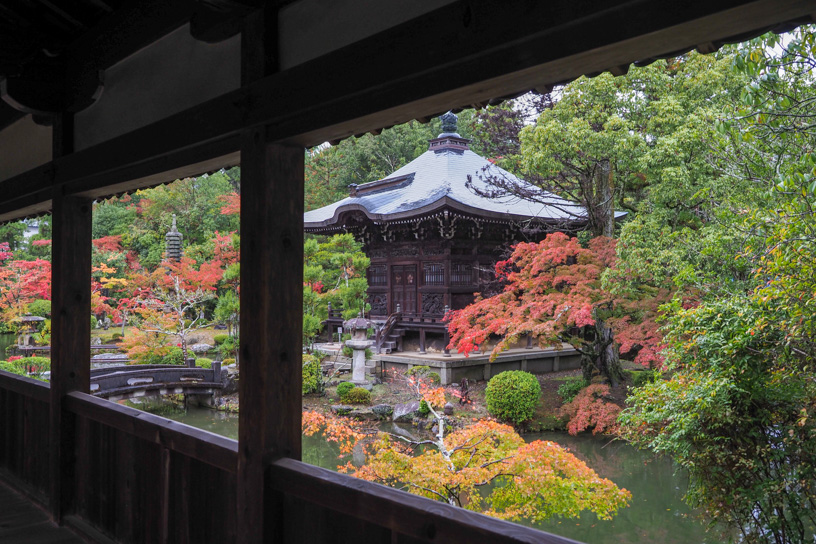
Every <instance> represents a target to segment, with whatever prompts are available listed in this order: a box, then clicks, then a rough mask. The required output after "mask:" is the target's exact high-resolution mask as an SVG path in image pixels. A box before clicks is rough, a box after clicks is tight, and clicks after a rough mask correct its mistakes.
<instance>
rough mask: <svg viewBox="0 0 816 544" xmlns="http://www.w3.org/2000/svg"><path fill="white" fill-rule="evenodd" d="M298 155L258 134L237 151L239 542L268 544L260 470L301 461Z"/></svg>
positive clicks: (271, 518) (270, 524)
mask: <svg viewBox="0 0 816 544" xmlns="http://www.w3.org/2000/svg"><path fill="white" fill-rule="evenodd" d="M304 154H305V153H304V149H303V148H301V147H287V146H282V145H278V144H269V143H267V142H266V140H265V138H264V132H263V130H261V129H253V130H252V131H250V132H249V133H248V134H246V136H245V144H244V146H243V149H242V162H241V346H240V367H241V380H240V381H239V384H240V396H241V412H240V422H239V439H238V441H239V448H238V452H239V456H238V520H239V522H238V528H239V531H240V533H239V539H238V541H239V542H247V543H249V542H268V541H269V540H268V538H269V532H270V531H273V530H274V528H275V526H276V525H277V524H278V523H279V522H280V518H279V516H277V515H276V513H275V512H271V511H270V510H271V509H272V506H271V503H272V500H273V499H272V498H271V497H269V496H268V495H267V494H266V493H265V492H264V471H265V468H266V464H267V463H268V462H269V461H270V460H274V459H277V458H280V457H290V458H294V459H300V456H301V440H302V438H301V430H300V413H301V392H300V389H301V385H300V384H301V343H302V334H303V331H302V327H303V319H302V317H301V314H302V311H303V299H302V297H303V228H302V222H303V210H304V208H303V174H304V171H303V161H304Z"/></svg>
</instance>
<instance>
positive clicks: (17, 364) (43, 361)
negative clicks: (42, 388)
mask: <svg viewBox="0 0 816 544" xmlns="http://www.w3.org/2000/svg"><path fill="white" fill-rule="evenodd" d="M50 369H51V359H49V358H48V357H23V358H21V359H15V360H13V361H0V370H5V371H6V372H11V373H12V374H19V375H21V376H30V377H35V378H37V377H39V376H40V374H42V373H43V372H45V371H47V370H50Z"/></svg>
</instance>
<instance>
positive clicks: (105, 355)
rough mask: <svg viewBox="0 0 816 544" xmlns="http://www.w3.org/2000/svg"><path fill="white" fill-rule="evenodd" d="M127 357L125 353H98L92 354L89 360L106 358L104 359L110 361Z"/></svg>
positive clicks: (124, 359)
mask: <svg viewBox="0 0 816 544" xmlns="http://www.w3.org/2000/svg"><path fill="white" fill-rule="evenodd" d="M127 358H128V354H127V353H100V354H99V355H94V356H93V357H91V361H95V360H99V359H102V360H106V361H112V360H117V361H118V360H123V361H126V360H127Z"/></svg>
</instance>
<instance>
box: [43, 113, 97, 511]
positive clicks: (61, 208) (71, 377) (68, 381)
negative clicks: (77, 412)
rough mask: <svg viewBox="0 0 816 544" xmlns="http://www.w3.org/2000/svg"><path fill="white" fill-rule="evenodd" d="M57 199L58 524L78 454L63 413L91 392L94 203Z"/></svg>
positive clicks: (54, 500) (54, 498)
mask: <svg viewBox="0 0 816 544" xmlns="http://www.w3.org/2000/svg"><path fill="white" fill-rule="evenodd" d="M60 117H62V116H60ZM56 128H57V127H56V126H55V129H56ZM59 132H60V131H57V130H55V149H56V150H57V151H59V148H60V146H61V145H64V144H66V143H67V140H68V139H69V138H68V137H67V136H65V133H63V135H62V136H59V135H58V134H59ZM66 132H67V131H66ZM60 140H63V141H62V142H60ZM53 200H54V214H53V220H52V221H53V222H52V225H53V246H52V247H53V249H52V268H51V278H52V281H51V300H52V303H51V304H52V321H51V327H52V329H51V343H52V348H51V424H50V427H51V429H50V431H51V493H50V510H51V514H52V516H53V517H54V520H55V521H56V522H58V523H60V522H61V521H62V518H63V516H64V515H65V513H66V511H68V510H70V504H71V490H72V486H73V483H74V482H73V467H74V461H73V456H74V454H75V451H76V445H75V443H74V439H75V433H74V429H73V417H72V416H71V415H70V414H69V413H68V412H66V411H65V407H64V400H65V395H66V394H67V393H68V392H70V391H81V392H88V388H89V384H90V363H89V361H90V360H91V340H90V338H91V325H90V319H91V214H92V208H93V206H92V202H91V200H90V199H87V198H81V197H74V196H65V195H62V194H59V193H57V194H55V195H54V199H53Z"/></svg>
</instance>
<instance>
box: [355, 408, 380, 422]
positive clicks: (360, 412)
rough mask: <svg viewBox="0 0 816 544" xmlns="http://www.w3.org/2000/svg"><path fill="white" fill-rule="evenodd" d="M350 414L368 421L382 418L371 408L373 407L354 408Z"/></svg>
mask: <svg viewBox="0 0 816 544" xmlns="http://www.w3.org/2000/svg"><path fill="white" fill-rule="evenodd" d="M348 416H349V417H353V418H355V419H359V420H366V421H372V420H377V419H380V416H378V415H377V414H375V413H374V412H373V411H372V410H371V408H355V409H354V410H352V411H351V412H349V413H348Z"/></svg>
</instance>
